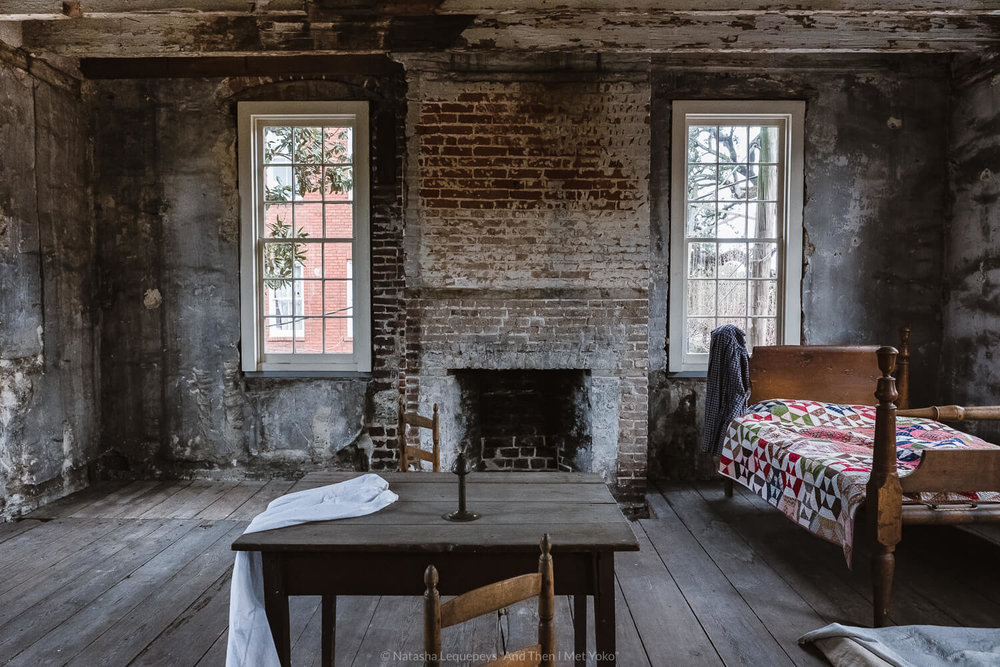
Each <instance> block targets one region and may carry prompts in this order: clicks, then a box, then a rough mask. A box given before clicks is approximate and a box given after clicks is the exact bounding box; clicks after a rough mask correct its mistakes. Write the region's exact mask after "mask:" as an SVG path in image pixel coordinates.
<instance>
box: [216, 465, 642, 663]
mask: <svg viewBox="0 0 1000 667" xmlns="http://www.w3.org/2000/svg"><path fill="white" fill-rule="evenodd" d="M356 475H357V473H326V472H320V473H312V474H310V475H307V476H306V477H304V478H303V479H302V480H301V481H300V482H299V483H298V484H297V485H296V486H295V487H294V488H293V489H292V491H300V490H302V489H307V488H314V487H317V486H322V485H325V484H333V483H335V482H342V481H344V480H346V479H350V478H351V477H354V476H356ZM381 475H382V476H383V477H384V478H385V479H386V480H387V481H388V482H389V488H390V489H392V490H393V491H395V492H396V493H397V494H399V500H398V501H396V502H395V503H393V504H392V505H390V506H389V507H387V508H385V509H383V510H382V511H380V512H377V513H375V514H370V515H368V516H363V517H356V518H353V519H339V520H336V521H323V522H316V523H308V524H302V525H299V526H290V527H288V528H280V529H277V530H271V531H265V532H260V533H251V534H248V535H243V536H241V537H240V538H239V539H238V540H236V541H235V542H234V543H233V549H234V550H238V551H260V552H261V553H262V562H263V570H264V571H263V575H264V590H265V608H266V611H267V618H268V621H269V623H270V625H271V631H272V633H273V635H274V641H275V645H276V647H277V649H278V656H279V657H280V659H281V663H282V664H283V665H288V664H290V651H291V646H290V639H289V628H288V596H289V595H322V596H323V651H322V652H323V664H324V665H332V664H333V656H334V637H335V627H334V624H335V619H336V596H338V595H423V593H424V579H423V573H424V569H425V568H426V567H427V566H428V565H432V564H433V565H434V566H435V567H437V569H438V572H440V573H441V580H440V584H439V586H438V588H439V590H440V591H441V594H442V595H457V594H459V593H464V592H466V591H469V590H471V589H473V588H476V587H478V586H483V585H485V584H488V583H492V582H494V581H497V580H499V579H504V578H507V577H512V576H517V575H520V574H525V573H528V572H534V571H536V570H537V568H538V542H539V540H540V539H541V537H542V534H544V533H549V535H551V537H552V545H553V546H552V553H553V560H554V565H555V592H556V594H557V595H573V596H574V617H575V621H574V628H573V630H574V647H573V652H574V653H576V655H577V660H576V663H577V664H579V665H582V664H585V662H584V660H585V653H586V646H587V642H586V636H587V627H586V626H587V621H586V619H587V613H586V604H587V596H588V595H592V596H594V619H595V621H594V624H595V626H596V627H595V633H596V636H595V639H596V642H595V643H596V649H597V654H598V656H597V657H598V664H599V665H614V664H615V558H614V555H615V552H616V551H637V550H638V549H639V544H638V542H637V541H636V539H635V536H634V535H633V534H632V530H631V529H630V528H629V525H628V523H627V521H626V520H625V517H624V516H622V513H621V510H620V509H619V508H618V505H617V503H615V500H614V498H612V497H611V493H610V492H609V491H608V487H607V486H606V485H605V484H604V482H602V481H601V479H600V477H598V476H597V475H590V474H583V473H562V472H533V473H515V472H510V473H473V474H471V475H469V476H468V477H467V481H468V499H469V500H468V503H469V509H470V510H473V511H476V512H479V513H481V514H482V515H483V516H482V518H480V519H479V520H478V521H473V522H471V523H452V522H449V521H445V520H444V519H443V518H441V516H442V515H443V514H445V513H447V512H450V511H451V510H453V509H455V507H456V506H457V492H458V485H457V478H456V477H455V475H453V474H451V473H422V472H409V473H381ZM567 620H568V619H559V618H557V619H556V622H557V623H565V622H566V621H567ZM557 651H558V652H562V653H564V654H565V652H568V651H569V647H557Z"/></svg>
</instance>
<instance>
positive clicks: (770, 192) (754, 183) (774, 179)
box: [747, 164, 778, 201]
mask: <svg viewBox="0 0 1000 667" xmlns="http://www.w3.org/2000/svg"><path fill="white" fill-rule="evenodd" d="M747 195H748V196H749V198H750V199H762V200H764V199H766V200H769V201H773V200H775V199H777V198H778V167H777V165H756V164H755V165H751V166H750V187H749V190H748V192H747Z"/></svg>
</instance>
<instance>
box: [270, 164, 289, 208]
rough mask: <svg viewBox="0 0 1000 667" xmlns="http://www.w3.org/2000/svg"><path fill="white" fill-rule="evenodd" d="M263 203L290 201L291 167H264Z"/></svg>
mask: <svg viewBox="0 0 1000 667" xmlns="http://www.w3.org/2000/svg"><path fill="white" fill-rule="evenodd" d="M264 201H269V202H286V201H292V168H291V167H264Z"/></svg>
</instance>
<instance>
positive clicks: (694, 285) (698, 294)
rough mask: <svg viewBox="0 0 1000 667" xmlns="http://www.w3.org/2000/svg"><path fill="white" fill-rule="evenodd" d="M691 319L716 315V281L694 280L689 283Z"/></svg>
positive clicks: (688, 312) (689, 312) (689, 311)
mask: <svg viewBox="0 0 1000 667" xmlns="http://www.w3.org/2000/svg"><path fill="white" fill-rule="evenodd" d="M687 314H688V315H689V316H691V317H696V316H698V315H709V316H713V315H715V281H714V280H692V281H690V282H688V311H687Z"/></svg>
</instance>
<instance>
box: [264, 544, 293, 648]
mask: <svg viewBox="0 0 1000 667" xmlns="http://www.w3.org/2000/svg"><path fill="white" fill-rule="evenodd" d="M262 564H263V573H262V574H263V577H264V612H265V613H266V614H267V623H268V625H270V626H271V635H272V636H273V637H274V648H275V649H276V650H277V651H278V660H279V661H280V662H281V666H282V667H291V664H292V641H291V637H290V633H289V630H288V594H287V593H286V592H285V572H284V568H283V567H282V562H281V556H280V555H278V554H275V553H268V552H265V553H263V554H262Z"/></svg>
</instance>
